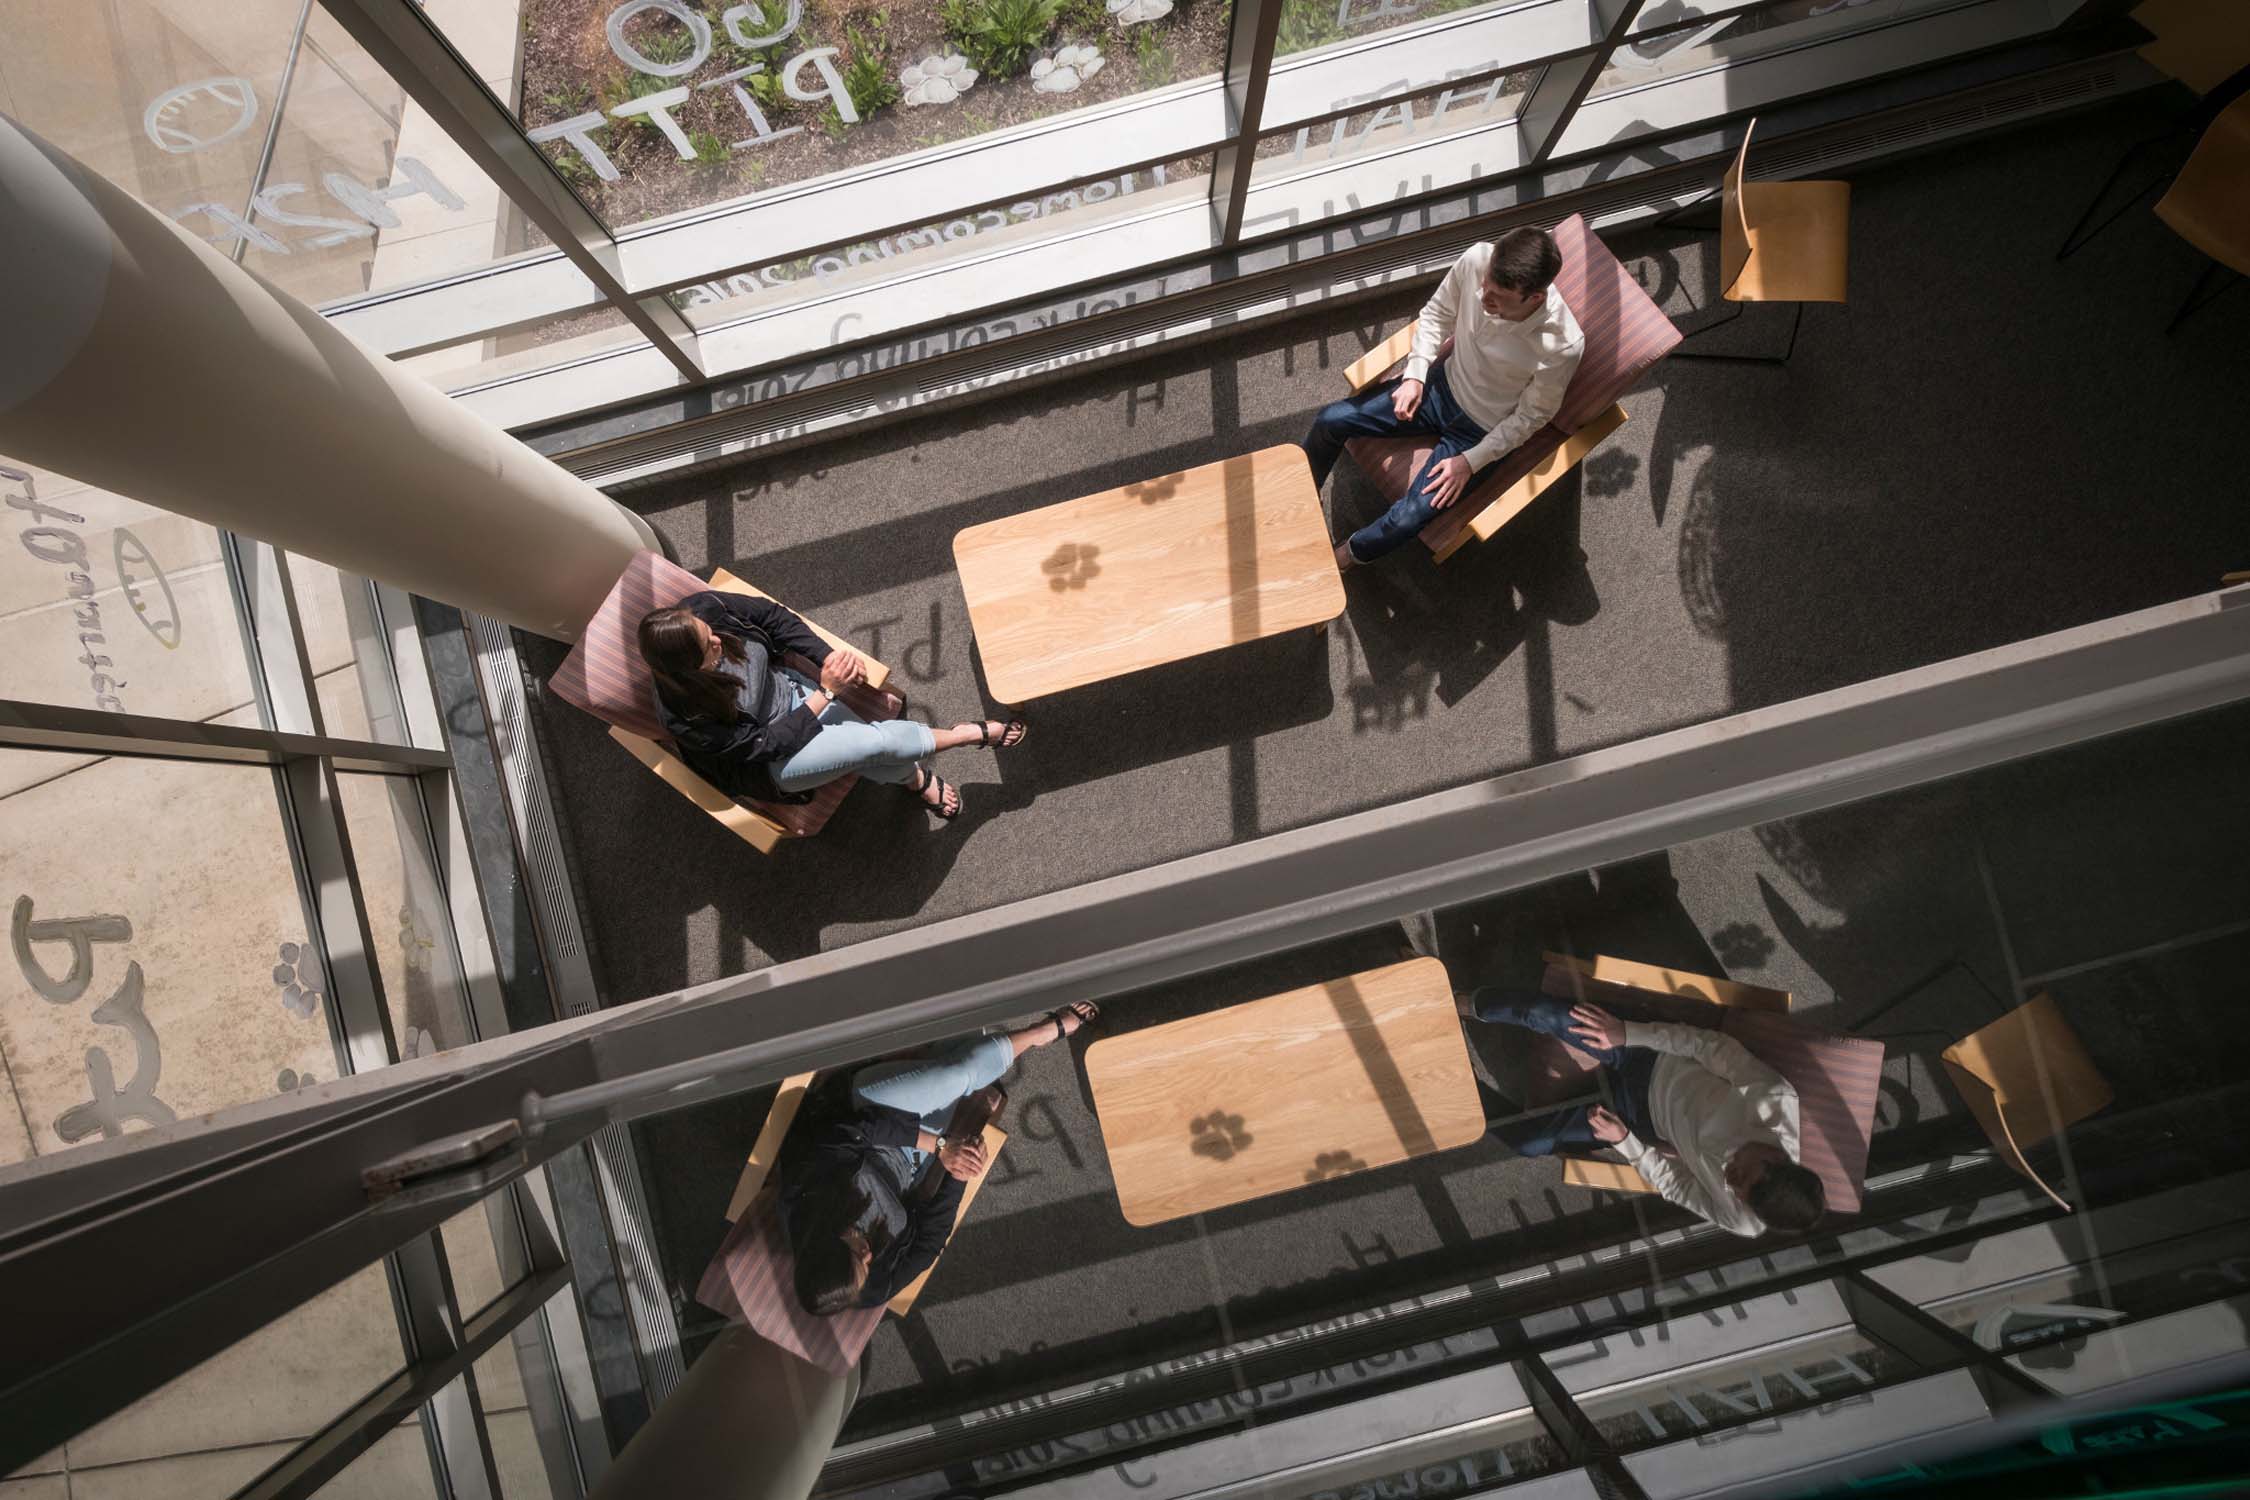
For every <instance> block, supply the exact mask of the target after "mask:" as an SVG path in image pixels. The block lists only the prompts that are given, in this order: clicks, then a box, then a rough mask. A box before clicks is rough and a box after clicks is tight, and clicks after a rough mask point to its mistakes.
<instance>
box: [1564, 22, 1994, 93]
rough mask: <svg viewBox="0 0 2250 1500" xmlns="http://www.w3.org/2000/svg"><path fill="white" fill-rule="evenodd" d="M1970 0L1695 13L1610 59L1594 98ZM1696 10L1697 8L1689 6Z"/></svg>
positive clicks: (1638, 38)
mask: <svg viewBox="0 0 2250 1500" xmlns="http://www.w3.org/2000/svg"><path fill="white" fill-rule="evenodd" d="M1963 3H1964V0H1783V3H1781V4H1779V5H1769V6H1766V7H1765V8H1763V9H1760V10H1754V11H1750V12H1737V13H1735V14H1732V15H1728V16H1722V17H1721V18H1720V19H1718V20H1716V21H1705V20H1701V19H1699V18H1697V17H1695V16H1692V15H1691V16H1689V17H1688V18H1686V20H1685V21H1684V23H1683V24H1681V25H1679V26H1675V27H1673V28H1671V29H1670V30H1667V31H1662V32H1655V33H1651V34H1647V35H1638V36H1635V37H1634V38H1633V39H1632V40H1631V41H1629V42H1627V43H1626V44H1625V45H1623V46H1621V47H1619V48H1618V49H1617V50H1616V51H1615V52H1613V53H1611V54H1610V60H1609V66H1607V67H1605V68H1603V69H1602V71H1601V72H1600V74H1599V75H1597V76H1596V77H1595V79H1594V86H1593V88H1592V89H1591V90H1590V91H1589V93H1588V97H1589V98H1599V97H1600V96H1602V95H1604V94H1612V93H1616V92H1617V91H1618V90H1620V89H1630V88H1638V87H1640V86H1641V85H1643V84H1648V83H1659V82H1662V81H1663V80H1665V79H1668V78H1677V77H1679V76H1680V75H1681V74H1683V73H1693V72H1696V71H1697V70H1699V69H1702V68H1708V67H1714V66H1719V65H1724V64H1734V63H1741V62H1748V61H1749V60H1750V59H1752V58H1755V57H1764V56H1768V55H1770V54H1772V53H1775V52H1782V51H1786V50H1787V49H1789V48H1791V47H1796V46H1801V45H1803V44H1804V43H1806V42H1814V41H1827V40H1830V39H1832V38H1835V37H1838V36H1843V35H1846V34H1848V33H1850V32H1853V31H1861V30H1865V29H1866V28H1868V27H1870V26H1879V25H1882V24H1884V23H1886V22H1890V21H1896V20H1899V19H1900V18H1902V17H1905V16H1911V15H1919V14H1922V13H1925V12H1929V11H1938V10H1950V9H1953V8H1955V7H1958V6H1960V5H1962V4H1963ZM1690 9H1691V10H1692V9H1693V7H1690Z"/></svg>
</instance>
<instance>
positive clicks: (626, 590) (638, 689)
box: [547, 552, 906, 854]
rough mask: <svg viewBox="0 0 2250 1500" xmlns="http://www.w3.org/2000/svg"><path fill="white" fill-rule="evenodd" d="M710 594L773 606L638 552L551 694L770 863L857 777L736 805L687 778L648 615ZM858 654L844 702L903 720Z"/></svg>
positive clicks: (836, 642)
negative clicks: (650, 648) (661, 700)
mask: <svg viewBox="0 0 2250 1500" xmlns="http://www.w3.org/2000/svg"><path fill="white" fill-rule="evenodd" d="M708 589H716V590H719V591H720V592H723V593H732V594H745V595H748V596H750V597H752V598H758V599H764V598H767V597H769V596H768V595H765V594H762V593H760V592H759V591H758V590H756V589H754V588H752V587H751V586H750V585H749V584H747V583H744V582H743V581H742V580H741V579H739V578H737V577H735V576H734V575H733V574H732V573H729V572H727V571H726V570H725V569H724V568H720V569H717V570H715V571H714V572H713V573H712V574H711V581H710V582H709V583H705V582H704V581H703V580H702V579H700V578H697V577H696V576H695V575H694V574H693V573H690V572H688V571H687V569H685V568H681V567H676V566H674V565H673V564H671V563H668V562H666V561H665V560H664V559H663V558H661V557H659V556H657V554H655V553H654V552H643V553H640V554H639V555H637V556H636V557H635V558H634V559H633V561H632V562H631V563H629V564H627V566H626V569H625V571H624V573H623V574H621V575H620V576H619V577H618V580H617V582H616V584H615V585H613V586H612V587H611V589H610V591H609V597H608V598H606V599H604V600H603V601H602V605H601V608H600V609H598V610H596V611H595V612H594V617H593V619H591V620H589V621H587V622H586V629H585V630H584V632H583V633H581V634H580V636H579V638H578V642H577V644H576V645H574V646H572V647H571V650H570V655H569V656H567V657H565V658H564V659H563V664H562V666H561V667H559V668H557V669H556V671H555V675H554V676H553V677H551V678H549V679H548V683H547V685H548V686H549V687H550V688H552V689H553V690H554V693H555V696H556V697H558V698H561V699H562V700H563V701H564V702H566V703H571V704H575V705H576V706H577V707H579V708H582V709H584V710H586V712H588V713H590V714H592V715H593V716H594V717H595V718H597V719H600V720H602V721H603V722H604V723H605V724H607V725H608V726H609V735H610V738H611V739H613V740H615V741H617V743H618V744H620V745H623V746H624V747H625V748H626V750H627V751H629V752H631V754H632V756H633V758H634V759H635V760H638V761H639V762H640V763H641V764H642V765H644V766H646V767H648V768H649V769H650V770H651V771H654V772H655V773H656V775H657V776H658V778H659V779H661V780H662V781H663V782H664V784H665V785H666V786H669V787H671V788H672V789H673V790H674V791H676V792H678V793H679V794H680V795H681V796H683V797H685V798H687V799H688V800H689V801H690V802H693V803H694V804H695V805H696V806H697V807H700V808H702V809H703V810H704V811H705V812H707V813H709V814H710V815H711V816H712V817H714V818H716V819H718V821H719V822H720V823H722V824H723V825H725V826H726V828H727V829H728V830H729V831H731V832H732V833H734V834H735V835H736V836H737V837H739V838H741V839H742V840H743V841H744V842H745V843H747V844H749V845H750V846H751V847H752V848H754V849H756V850H758V851H759V852H760V853H761V854H771V853H772V852H773V851H774V850H775V849H777V848H779V847H780V846H781V842H782V840H784V839H790V838H807V837H810V836H811V835H813V834H816V833H818V832H820V830H821V829H822V828H823V827H825V826H826V825H827V823H828V819H829V818H830V817H831V816H832V815H833V814H834V813H835V811H836V808H837V807H838V805H840V804H841V803H842V802H843V800H844V795H845V794H846V793H847V792H849V791H850V790H851V789H852V786H853V784H854V783H856V782H857V781H858V780H859V778H858V777H856V776H840V777H838V778H837V779H836V780H834V781H831V782H829V783H827V784H826V785H824V786H821V787H819V788H817V789H815V791H814V793H813V796H812V800H810V801H809V802H759V801H749V802H737V801H736V800H735V799H734V798H732V797H729V796H728V795H727V794H726V793H724V792H722V791H720V790H719V789H718V788H717V787H715V786H713V785H711V783H710V782H708V781H705V780H704V779H703V778H702V777H701V776H699V775H697V774H696V773H695V772H694V771H693V770H690V769H689V767H688V765H687V762H685V761H683V760H681V759H680V758H679V756H677V755H675V754H674V753H673V752H672V751H671V749H670V748H669V747H668V746H669V742H668V740H667V737H666V735H665V733H664V726H663V724H662V722H661V721H659V720H658V718H657V717H656V701H655V696H654V695H655V686H654V683H653V680H652V679H651V678H650V676H649V671H648V666H647V664H646V663H645V662H643V661H642V660H641V652H640V641H639V632H640V624H641V620H642V618H643V617H644V616H646V615H647V614H648V613H649V611H651V610H654V609H661V608H664V607H665V606H667V605H672V604H677V603H679V602H680V601H681V600H682V599H686V598H689V597H690V596H692V595H695V594H700V593H703V592H704V591H705V590H708ZM805 624H806V625H807V626H808V627H809V628H810V629H811V630H812V632H813V633H814V634H815V635H818V636H819V637H820V638H821V639H822V640H824V641H827V642H828V643H829V644H830V645H831V646H837V647H846V646H848V645H849V643H848V642H846V641H845V640H844V639H843V638H842V637H841V636H838V635H835V634H833V633H832V632H830V631H828V630H825V629H823V628H822V627H821V626H820V625H819V624H817V623H815V622H814V621H812V620H806V621H805ZM851 649H855V650H856V649H857V648H856V647H855V648H851ZM859 654H860V655H861V656H862V657H864V658H866V661H867V681H866V682H865V683H864V684H862V685H859V686H856V687H850V688H846V689H845V690H844V691H843V692H841V693H839V694H837V697H838V698H839V699H841V700H842V701H843V703H844V705H845V706H846V707H848V708H850V709H851V710H852V712H854V713H856V714H858V715H860V716H861V717H862V718H894V717H896V716H897V715H898V713H899V712H900V711H901V710H902V709H904V708H905V706H906V704H905V700H904V699H903V698H901V697H900V696H899V695H898V694H896V693H892V692H888V691H886V690H885V688H884V684H885V683H887V682H888V681H889V680H890V668H888V667H886V666H884V665H883V664H882V663H881V662H879V661H876V660H875V659H874V658H873V657H871V656H868V655H867V653H866V652H864V651H862V652H860V653H859ZM786 660H787V661H789V662H790V663H792V664H793V665H795V666H796V667H797V668H798V670H800V671H804V672H806V674H807V675H808V676H809V675H811V672H810V670H809V669H810V668H811V665H812V664H811V663H810V662H807V661H804V660H803V659H802V658H799V657H790V658H786Z"/></svg>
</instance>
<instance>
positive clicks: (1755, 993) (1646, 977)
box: [1545, 953, 1789, 1014]
mask: <svg viewBox="0 0 2250 1500" xmlns="http://www.w3.org/2000/svg"><path fill="white" fill-rule="evenodd" d="M1545 957H1546V960H1547V962H1549V963H1551V964H1560V965H1562V966H1563V967H1564V968H1566V969H1573V970H1576V971H1577V972H1578V973H1580V974H1583V975H1585V976H1586V977H1587V978H1588V979H1591V980H1593V981H1594V982H1595V983H1596V984H1618V985H1623V986H1625V987H1626V988H1627V989H1635V990H1647V991H1648V992H1649V993H1650V994H1652V995H1684V996H1686V997H1687V998H1688V999H1691V1000H1707V1001H1710V1002H1712V1003H1714V1004H1718V1005H1733V1006H1740V1007H1741V1008H1742V1009H1744V1010H1758V1011H1768V1012H1771V1013H1774V1014H1782V1013H1786V1012H1787V1011H1788V1009H1789V992H1788V991H1787V990H1769V989H1765V988H1763V987H1762V986H1759V985H1755V984H1742V983H1738V982H1737V981H1735V980H1732V979H1715V978H1713V977H1712V976H1710V975H1708V974H1690V973H1689V972H1687V971H1686V970H1685V969H1666V968H1662V967H1660V966H1659V965H1656V964H1643V963H1635V962H1634V961H1633V960H1631V959H1629V958H1608V957H1594V958H1577V957H1574V956H1572V955H1570V954H1567V953H1549V954H1547V955H1545Z"/></svg>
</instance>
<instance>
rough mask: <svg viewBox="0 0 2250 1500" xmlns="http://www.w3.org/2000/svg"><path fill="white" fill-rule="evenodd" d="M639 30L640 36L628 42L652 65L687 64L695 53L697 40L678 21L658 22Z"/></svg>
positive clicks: (631, 38)
mask: <svg viewBox="0 0 2250 1500" xmlns="http://www.w3.org/2000/svg"><path fill="white" fill-rule="evenodd" d="M637 29H638V31H639V35H637V36H633V37H630V38H628V40H629V41H631V42H632V44H633V46H634V47H635V48H636V49H638V50H639V52H640V54H641V56H643V57H645V58H647V59H648V60H649V61H650V62H652V63H660V64H664V65H667V66H668V65H670V64H672V63H681V62H686V61H687V60H688V58H689V57H690V56H691V55H692V54H693V53H694V51H695V38H694V37H692V36H690V35H689V34H688V30H687V28H686V27H684V26H682V25H680V24H679V23H678V22H676V21H664V22H657V23H654V24H650V25H646V26H642V27H639V28H637Z"/></svg>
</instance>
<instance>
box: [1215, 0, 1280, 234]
mask: <svg viewBox="0 0 2250 1500" xmlns="http://www.w3.org/2000/svg"><path fill="white" fill-rule="evenodd" d="M1284 3H1286V0H1234V15H1233V19H1232V23H1231V26H1230V29H1229V31H1228V34H1227V71H1226V99H1227V134H1228V140H1227V143H1226V144H1225V145H1223V146H1221V147H1220V148H1219V149H1218V152H1217V153H1216V155H1215V157H1214V159H1213V161H1212V166H1211V216H1212V221H1213V228H1214V230H1215V231H1216V239H1217V243H1218V244H1219V245H1220V246H1222V247H1226V248H1231V247H1232V246H1233V245H1234V243H1235V242H1236V241H1237V240H1239V239H1241V238H1242V210H1243V205H1244V204H1245V203H1246V202H1248V201H1249V197H1250V174H1251V168H1252V165H1253V163H1254V160H1255V158H1256V156H1257V152H1258V136H1259V134H1260V130H1261V127H1260V121H1262V120H1263V119H1264V117H1265V108H1266V90H1267V86H1268V79H1269V78H1270V76H1271V75H1272V72H1273V50H1274V44H1275V40H1276V38H1278V37H1279V36H1280V34H1281V8H1282V6H1283V4H1284Z"/></svg>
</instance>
